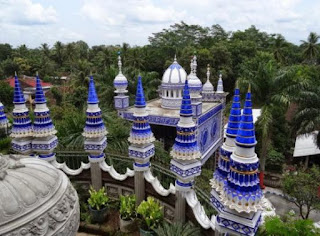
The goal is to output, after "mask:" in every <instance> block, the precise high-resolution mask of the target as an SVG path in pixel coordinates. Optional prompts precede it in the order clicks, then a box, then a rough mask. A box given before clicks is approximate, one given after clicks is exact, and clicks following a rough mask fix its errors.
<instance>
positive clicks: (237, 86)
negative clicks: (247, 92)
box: [236, 80, 239, 89]
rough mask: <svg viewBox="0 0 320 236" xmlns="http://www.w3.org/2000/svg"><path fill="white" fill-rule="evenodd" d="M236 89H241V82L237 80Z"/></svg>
mask: <svg viewBox="0 0 320 236" xmlns="http://www.w3.org/2000/svg"><path fill="white" fill-rule="evenodd" d="M236 89H239V80H236Z"/></svg>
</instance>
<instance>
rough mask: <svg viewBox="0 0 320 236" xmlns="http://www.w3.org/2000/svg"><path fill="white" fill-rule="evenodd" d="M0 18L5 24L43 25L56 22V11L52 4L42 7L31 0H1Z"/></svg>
mask: <svg viewBox="0 0 320 236" xmlns="http://www.w3.org/2000/svg"><path fill="white" fill-rule="evenodd" d="M0 18H1V20H2V22H4V23H7V24H14V25H45V24H51V23H56V22H57V12H56V10H55V9H54V8H53V7H52V6H49V7H47V8H44V7H43V6H42V5H41V4H40V3H33V2H32V1H31V0H2V1H0Z"/></svg>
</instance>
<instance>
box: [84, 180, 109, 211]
mask: <svg viewBox="0 0 320 236" xmlns="http://www.w3.org/2000/svg"><path fill="white" fill-rule="evenodd" d="M89 193H90V198H89V199H88V203H89V205H90V206H91V208H92V209H95V210H100V209H102V208H105V207H107V206H108V202H109V197H108V196H107V194H106V192H105V188H104V187H102V188H101V189H99V190H98V191H96V190H94V189H93V187H92V186H91V187H90V190H89Z"/></svg>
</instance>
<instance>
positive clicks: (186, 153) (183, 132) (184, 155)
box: [171, 80, 201, 160]
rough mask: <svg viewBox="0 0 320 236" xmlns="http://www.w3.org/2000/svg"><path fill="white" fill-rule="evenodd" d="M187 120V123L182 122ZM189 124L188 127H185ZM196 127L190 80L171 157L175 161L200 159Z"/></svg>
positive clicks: (185, 87)
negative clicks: (193, 118) (193, 119)
mask: <svg viewBox="0 0 320 236" xmlns="http://www.w3.org/2000/svg"><path fill="white" fill-rule="evenodd" d="M182 120H185V121H186V122H183V123H182V122H181V121H182ZM185 124H187V125H185ZM196 129H197V128H196V125H195V123H194V122H193V121H192V106H191V99H190V94H189V86H188V80H186V81H185V85H184V89H183V97H182V103H181V109H180V121H179V123H178V125H177V136H176V138H175V143H174V145H173V148H172V151H171V156H172V157H173V158H175V159H182V160H193V159H197V158H200V156H201V154H200V150H199V146H198V143H197V138H196Z"/></svg>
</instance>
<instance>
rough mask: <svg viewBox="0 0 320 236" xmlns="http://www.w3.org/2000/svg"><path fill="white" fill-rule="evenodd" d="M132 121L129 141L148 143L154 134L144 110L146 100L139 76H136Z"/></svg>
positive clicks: (152, 139)
mask: <svg viewBox="0 0 320 236" xmlns="http://www.w3.org/2000/svg"><path fill="white" fill-rule="evenodd" d="M134 106H135V108H136V110H135V113H134V121H133V124H132V128H131V131H130V137H129V139H128V140H129V142H130V143H132V144H148V143H151V142H153V141H154V140H155V139H154V136H153V133H152V131H151V127H150V125H149V122H148V114H147V113H146V112H145V108H146V101H145V97H144V92H143V87H142V81H141V76H139V77H138V84H137V92H136V100H135V104H134Z"/></svg>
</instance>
